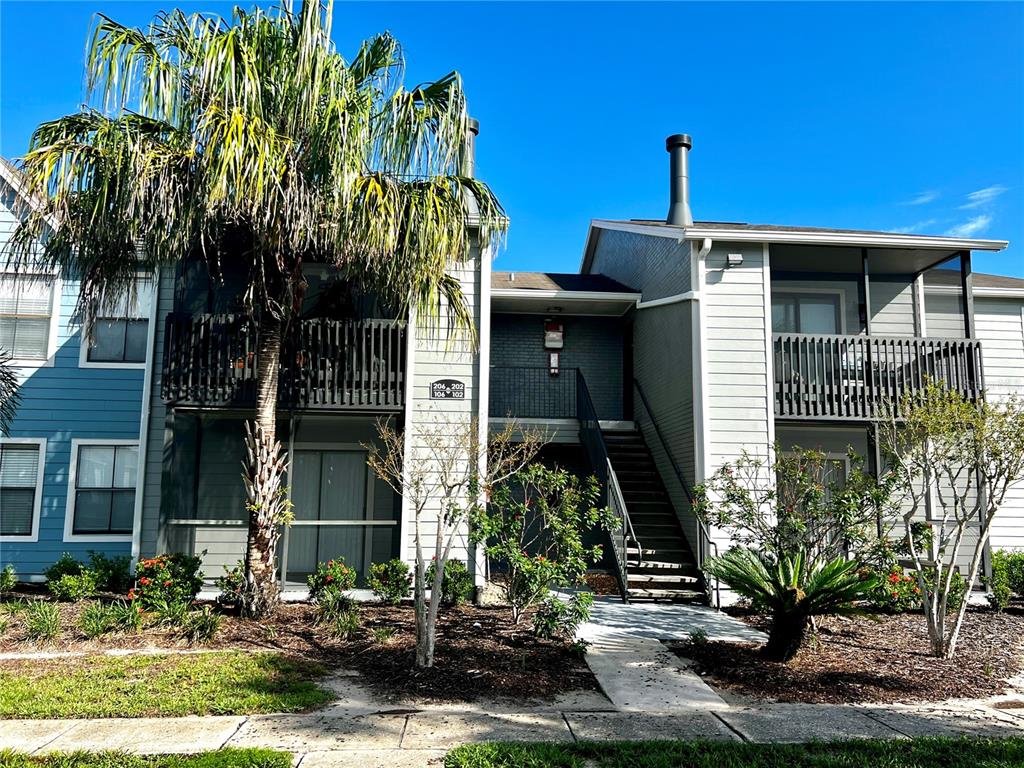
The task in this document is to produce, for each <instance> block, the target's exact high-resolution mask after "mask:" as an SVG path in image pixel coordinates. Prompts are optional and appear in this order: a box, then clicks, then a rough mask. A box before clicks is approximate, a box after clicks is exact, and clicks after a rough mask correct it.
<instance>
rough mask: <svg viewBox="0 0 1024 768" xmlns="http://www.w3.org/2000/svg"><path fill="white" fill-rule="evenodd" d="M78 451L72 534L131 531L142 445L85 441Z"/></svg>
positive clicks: (117, 533)
mask: <svg viewBox="0 0 1024 768" xmlns="http://www.w3.org/2000/svg"><path fill="white" fill-rule="evenodd" d="M77 451H78V454H77V456H76V457H75V459H76V460H75V472H74V484H75V485H74V496H73V499H72V524H71V532H72V534H74V535H76V536H94V535H114V536H118V535H130V534H131V532H132V525H133V521H134V519H135V483H136V478H137V477H138V465H139V447H138V445H137V444H131V445H100V444H85V443H83V444H79V445H78V446H77Z"/></svg>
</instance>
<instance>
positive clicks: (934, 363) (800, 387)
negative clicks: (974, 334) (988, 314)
mask: <svg viewBox="0 0 1024 768" xmlns="http://www.w3.org/2000/svg"><path fill="white" fill-rule="evenodd" d="M774 338H775V415H776V416H777V417H780V418H797V419H865V420H871V419H877V418H879V417H880V416H881V415H882V409H883V407H884V406H885V404H886V403H893V404H897V405H898V403H899V402H900V400H901V399H902V398H903V396H904V395H905V394H906V393H908V392H913V391H914V390H917V389H921V388H923V387H924V386H925V383H926V382H927V381H929V380H930V381H935V382H938V383H941V384H944V385H945V386H947V387H949V388H950V389H953V390H955V391H957V392H960V393H961V394H963V395H964V396H965V397H967V398H969V399H971V400H975V399H977V398H979V397H980V396H981V393H982V390H983V389H984V379H983V374H982V366H981V345H980V344H979V342H977V341H973V340H966V339H921V338H907V337H879V336H815V335H806V334H775V337H774Z"/></svg>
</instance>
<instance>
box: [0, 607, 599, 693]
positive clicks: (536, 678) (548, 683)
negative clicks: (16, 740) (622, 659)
mask: <svg viewBox="0 0 1024 768" xmlns="http://www.w3.org/2000/svg"><path fill="white" fill-rule="evenodd" d="M18 596H20V597H29V595H18ZM32 597H38V595H33V596H32ZM59 605H60V609H61V634H60V636H59V637H57V638H55V639H54V640H52V641H50V642H48V643H45V644H40V643H37V642H34V641H30V640H28V639H27V638H26V637H25V632H24V626H23V624H22V621H21V615H19V614H15V615H14V616H11V617H9V619H8V622H9V624H8V627H7V629H6V631H5V632H4V633H3V634H0V652H5V653H36V652H62V651H73V652H85V653H101V652H103V651H106V650H111V649H125V650H130V649H133V650H163V649H166V650H182V649H188V648H190V646H189V645H188V643H187V642H185V641H184V640H183V639H181V637H180V636H178V635H177V634H176V633H175V632H174V631H173V630H172V629H165V628H161V627H155V626H154V627H146V628H145V629H144V630H143V631H142V632H141V633H139V634H134V635H133V634H108V635H104V636H103V637H101V638H97V639H94V640H89V639H86V638H85V637H84V636H83V635H82V633H81V631H80V630H79V629H78V621H79V617H80V616H81V613H82V611H83V610H84V609H85V607H86V605H88V603H87V602H79V603H60V604H59ZM0 608H2V606H0ZM0 616H5V612H4V611H2V610H0ZM314 618H315V609H314V608H313V606H311V605H309V604H306V603H285V604H282V605H281V607H280V608H279V609H278V610H277V612H276V613H275V615H274V616H273V617H271V618H270V619H267V620H265V621H259V622H257V621H252V620H248V619H242V618H240V617H238V616H234V615H231V614H225V615H223V617H222V619H221V625H220V629H219V631H218V632H217V635H216V637H215V638H214V639H213V640H212V641H210V642H208V643H205V644H203V645H202V646H195V647H198V648H202V649H209V650H251V651H270V652H279V653H284V654H287V655H290V656H297V657H301V658H307V659H310V660H314V661H317V662H320V663H323V664H324V665H325V666H327V667H341V668H348V669H354V670H357V671H358V672H360V673H361V675H360V682H361V683H362V684H364V685H367V686H369V687H370V688H371V689H372V690H374V691H375V692H376V693H378V694H381V695H382V696H384V697H391V698H401V697H416V698H419V699H426V700H433V701H472V700H474V699H477V698H483V697H491V698H494V697H498V698H503V697H507V698H533V699H550V698H551V697H553V696H555V695H556V694H559V693H563V692H567V691H574V690H596V689H597V688H598V686H597V682H596V680H594V677H593V675H592V674H591V673H590V670H589V669H588V667H587V665H586V662H585V661H584V660H583V659H582V657H581V656H580V655H579V654H578V653H577V652H576V651H575V650H574V649H573V648H572V647H571V646H569V645H568V644H566V643H560V642H549V641H544V640H539V639H537V638H535V637H534V636H533V632H532V621H531V619H530V617H529V616H526V617H524V618H523V619H522V620H521V622H520V624H519V626H514V625H513V624H512V622H511V619H510V617H509V611H508V609H506V608H498V607H477V606H472V605H466V606H460V607H458V608H446V609H442V612H441V616H440V618H439V620H438V628H437V633H438V635H437V643H436V646H435V666H434V668H433V669H428V670H417V669H416V667H415V663H414V662H415V642H416V641H415V638H416V634H415V616H414V614H413V609H412V606H411V605H410V604H405V605H401V606H397V607H388V606H382V605H375V604H364V605H361V606H360V630H359V632H358V633H357V635H356V636H355V637H354V638H353V639H351V640H349V641H344V640H340V639H337V638H335V637H333V636H331V634H330V633H329V632H327V631H326V629H325V628H323V627H319V626H317V625H316V623H315V622H314ZM375 630H377V631H376V632H375Z"/></svg>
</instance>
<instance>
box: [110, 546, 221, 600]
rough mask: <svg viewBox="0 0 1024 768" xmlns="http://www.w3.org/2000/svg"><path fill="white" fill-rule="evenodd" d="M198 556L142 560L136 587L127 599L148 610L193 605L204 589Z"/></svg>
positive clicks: (175, 556) (171, 556)
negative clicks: (158, 607)
mask: <svg viewBox="0 0 1024 768" xmlns="http://www.w3.org/2000/svg"><path fill="white" fill-rule="evenodd" d="M199 566H200V560H199V558H198V557H192V556H191V555H183V554H179V553H175V554H172V555H158V556H157V557H151V558H149V559H144V560H139V562H138V564H137V565H136V566H135V586H134V587H133V588H132V589H131V590H129V592H128V599H129V600H137V601H139V603H140V604H141V605H142V606H143V607H144V608H147V609H151V608H154V607H156V606H157V605H167V604H170V603H186V604H188V603H191V602H192V601H193V600H195V599H196V595H198V594H199V590H200V589H201V588H202V586H203V577H202V575H201V574H200V572H199Z"/></svg>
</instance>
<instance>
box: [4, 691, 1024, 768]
mask: <svg viewBox="0 0 1024 768" xmlns="http://www.w3.org/2000/svg"><path fill="white" fill-rule="evenodd" d="M1015 713H1019V714H1015ZM924 735H929V736H931V735H935V736H960V735H976V736H995V737H1002V736H1024V711H1022V710H1010V711H1003V710H998V709H995V708H993V707H989V706H986V705H985V704H984V703H975V702H968V703H960V704H946V705H941V706H900V705H893V706H886V707H878V706H875V707H868V706H865V707H854V706H828V705H815V704H766V705H762V706H755V707H733V708H725V709H716V710H714V711H707V710H702V709H692V710H691V711H689V712H683V711H680V710H678V709H676V710H674V711H672V712H621V711H603V712H600V711H583V712H577V711H561V710H551V711H533V712H528V713H516V712H510V713H505V714H493V713H487V712H482V711H480V710H476V709H466V710H448V709H445V710H440V709H438V710H430V709H424V710H415V711H408V710H404V711H402V710H393V711H388V710H378V711H373V712H369V711H364V712H360V711H356V710H352V709H344V708H341V707H331V708H328V709H325V710H322V711H319V712H314V713H309V714H301V715H253V716H250V717H181V718H132V719H101V720H3V721H0V749H15V750H19V751H24V752H30V753H35V754H41V753H47V752H70V751H74V750H83V749H84V750H124V751H128V752H135V753H142V754H145V753H150V754H156V753H193V752H201V751H205V750H213V749H220V748H221V747H225V746H227V747H269V748H274V749H281V750H286V751H288V752H291V753H293V754H294V755H296V757H297V758H298V759H299V761H300V768H330V767H332V766H358V768H377V767H378V766H379V767H380V768H412V767H413V766H416V767H417V768H418V767H419V766H426V765H431V764H439V763H440V761H441V758H442V757H443V755H444V753H445V751H446V750H448V749H450V748H451V747H454V746H457V745H459V744H465V743H470V742H480V741H554V742H558V741H562V742H571V741H575V740H579V741H619V740H624V739H716V740H731V741H752V742H799V741H809V740H823V741H828V740H833V739H853V738H884V739H902V738H907V737H911V736H924Z"/></svg>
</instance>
